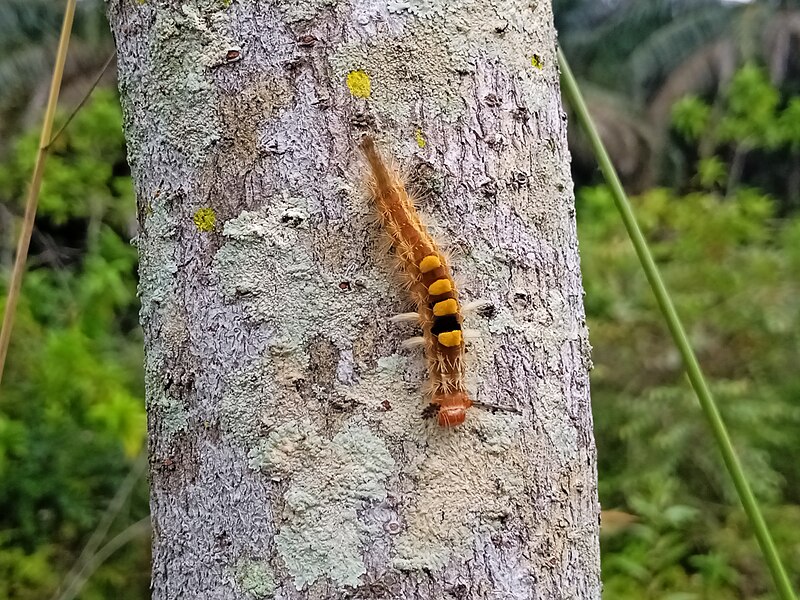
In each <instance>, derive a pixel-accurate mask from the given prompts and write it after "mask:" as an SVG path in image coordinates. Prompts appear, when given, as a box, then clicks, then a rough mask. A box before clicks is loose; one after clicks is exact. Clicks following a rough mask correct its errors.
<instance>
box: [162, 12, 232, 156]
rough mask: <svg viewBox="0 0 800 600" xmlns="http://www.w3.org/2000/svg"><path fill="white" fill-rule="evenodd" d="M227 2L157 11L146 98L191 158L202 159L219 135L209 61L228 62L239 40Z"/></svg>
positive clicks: (173, 140)
mask: <svg viewBox="0 0 800 600" xmlns="http://www.w3.org/2000/svg"><path fill="white" fill-rule="evenodd" d="M224 8H225V7H224V6H223V5H221V4H220V3H219V2H218V1H217V0H192V1H190V2H184V3H182V4H181V7H180V10H171V9H167V8H159V9H158V10H157V11H156V15H155V25H154V29H153V36H152V37H151V41H150V56H151V64H152V70H151V71H149V78H150V81H148V83H147V90H148V93H149V97H148V98H147V100H148V101H149V102H150V103H151V104H152V105H154V108H152V109H151V110H150V111H149V114H152V115H161V118H162V119H163V123H162V128H163V131H164V133H165V136H166V139H167V140H168V141H170V142H171V143H172V144H173V145H174V146H175V147H176V148H178V149H179V150H181V151H182V152H184V153H185V155H186V157H187V158H188V159H189V160H190V162H191V163H193V164H199V163H201V162H202V161H203V160H204V159H205V158H206V150H207V149H208V148H209V146H211V144H213V143H214V142H215V141H216V140H217V139H218V138H219V129H220V127H219V116H218V114H217V112H216V111H215V110H214V107H215V105H216V102H215V96H216V92H215V88H214V86H213V85H212V82H211V76H210V72H209V67H213V66H216V65H220V64H224V63H225V62H226V58H225V57H226V55H227V53H228V51H229V49H230V48H232V47H234V46H236V44H235V43H234V42H233V40H232V39H231V38H230V36H229V34H228V19H229V17H227V15H226V13H224V12H222V11H224Z"/></svg>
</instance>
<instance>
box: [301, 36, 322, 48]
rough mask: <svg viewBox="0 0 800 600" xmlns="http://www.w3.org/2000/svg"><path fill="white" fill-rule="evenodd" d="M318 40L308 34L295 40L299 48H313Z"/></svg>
mask: <svg viewBox="0 0 800 600" xmlns="http://www.w3.org/2000/svg"><path fill="white" fill-rule="evenodd" d="M318 41H319V39H318V38H317V37H315V36H313V35H311V34H310V33H306V34H303V35H301V36H300V37H298V38H297V45H298V46H300V47H301V48H313V47H314V46H315V45H316V43H317V42H318Z"/></svg>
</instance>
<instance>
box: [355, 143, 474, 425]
mask: <svg viewBox="0 0 800 600" xmlns="http://www.w3.org/2000/svg"><path fill="white" fill-rule="evenodd" d="M361 149H362V151H363V153H364V156H365V157H366V159H367V163H368V164H369V170H370V173H369V179H368V185H369V191H370V195H371V197H372V200H373V201H374V203H375V205H376V208H377V210H378V214H379V219H380V222H381V224H382V226H383V228H384V229H385V230H386V232H387V233H388V234H389V237H390V238H391V241H392V246H394V249H395V253H396V255H397V257H398V259H399V261H400V263H401V267H402V271H403V273H404V274H405V276H406V278H407V285H408V287H409V290H410V293H411V296H412V298H413V300H414V303H415V304H416V307H417V313H410V315H408V316H409V317H411V318H414V319H419V323H420V325H421V326H422V332H423V335H422V340H421V342H422V344H423V345H424V346H425V356H426V359H427V363H428V373H429V378H430V393H431V407H430V408H431V409H432V410H433V411H434V412H435V413H436V414H437V422H438V423H439V425H440V426H442V427H453V426H455V425H460V424H461V423H463V422H464V420H465V419H466V415H467V409H469V408H470V407H471V406H472V405H473V402H472V400H471V399H470V398H469V395H468V393H467V391H466V388H465V385H464V334H463V328H462V323H463V320H464V319H463V316H462V307H461V305H460V304H459V301H458V291H457V290H456V285H455V282H454V281H453V277H452V275H451V273H450V268H449V266H448V264H447V259H446V258H445V256H444V255H443V254H442V253H441V251H440V250H439V248H438V247H437V245H436V243H435V242H434V241H433V239H432V238H431V235H430V233H429V232H428V231H427V229H426V228H425V226H424V225H423V224H422V221H421V220H420V217H419V214H418V213H417V210H416V208H415V207H414V201H413V199H412V198H411V197H410V195H409V193H408V191H407V190H406V187H405V185H404V184H403V180H402V179H401V177H400V176H399V174H398V173H397V172H396V171H395V170H394V169H393V168H391V167H389V166H387V164H386V162H385V161H384V159H383V157H382V156H381V153H380V151H379V150H378V148H377V147H376V145H375V141H374V139H373V138H372V137H371V136H365V137H364V139H363V140H362V141H361ZM405 317H406V315H400V318H401V319H402V318H405Z"/></svg>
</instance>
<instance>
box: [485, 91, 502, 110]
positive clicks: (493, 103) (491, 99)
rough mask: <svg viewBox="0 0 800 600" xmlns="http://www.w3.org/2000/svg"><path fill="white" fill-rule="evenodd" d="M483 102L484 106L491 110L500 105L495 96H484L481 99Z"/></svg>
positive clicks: (500, 102) (498, 99)
mask: <svg viewBox="0 0 800 600" xmlns="http://www.w3.org/2000/svg"><path fill="white" fill-rule="evenodd" d="M483 102H484V104H486V106H489V107H491V108H497V107H498V106H500V105H501V104H502V101H501V100H500V98H498V97H497V94H486V95H485V96H484V97H483Z"/></svg>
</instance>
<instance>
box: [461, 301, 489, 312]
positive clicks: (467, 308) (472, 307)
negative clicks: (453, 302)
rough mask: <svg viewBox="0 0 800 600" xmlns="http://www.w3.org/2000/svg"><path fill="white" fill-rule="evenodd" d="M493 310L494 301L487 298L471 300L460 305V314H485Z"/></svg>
mask: <svg viewBox="0 0 800 600" xmlns="http://www.w3.org/2000/svg"><path fill="white" fill-rule="evenodd" d="M492 312H494V303H492V302H491V301H489V300H473V301H472V302H467V303H466V304H463V305H462V306H461V313H462V314H465V315H467V314H475V313H478V314H485V315H489V314H491V313H492Z"/></svg>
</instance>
